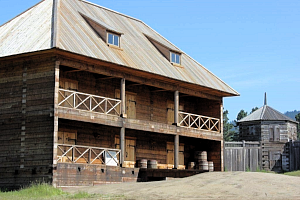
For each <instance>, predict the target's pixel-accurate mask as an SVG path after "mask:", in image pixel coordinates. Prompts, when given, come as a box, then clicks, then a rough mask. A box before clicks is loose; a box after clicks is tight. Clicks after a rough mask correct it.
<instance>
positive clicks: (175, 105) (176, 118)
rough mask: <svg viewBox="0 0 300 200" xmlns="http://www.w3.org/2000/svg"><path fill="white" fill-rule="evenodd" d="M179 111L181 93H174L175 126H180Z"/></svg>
mask: <svg viewBox="0 0 300 200" xmlns="http://www.w3.org/2000/svg"><path fill="white" fill-rule="evenodd" d="M178 110H179V92H178V90H176V91H175V92H174V124H175V125H176V126H177V125H178Z"/></svg>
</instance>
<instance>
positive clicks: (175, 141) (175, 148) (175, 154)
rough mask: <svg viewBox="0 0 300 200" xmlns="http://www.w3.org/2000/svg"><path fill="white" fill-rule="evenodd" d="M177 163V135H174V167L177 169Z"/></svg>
mask: <svg viewBox="0 0 300 200" xmlns="http://www.w3.org/2000/svg"><path fill="white" fill-rule="evenodd" d="M178 165H179V135H175V139H174V169H178Z"/></svg>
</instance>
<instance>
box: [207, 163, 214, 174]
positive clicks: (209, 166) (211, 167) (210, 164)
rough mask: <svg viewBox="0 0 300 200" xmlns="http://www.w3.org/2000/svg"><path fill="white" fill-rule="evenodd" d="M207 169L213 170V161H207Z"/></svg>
mask: <svg viewBox="0 0 300 200" xmlns="http://www.w3.org/2000/svg"><path fill="white" fill-rule="evenodd" d="M208 171H210V172H213V171H214V162H213V161H208Z"/></svg>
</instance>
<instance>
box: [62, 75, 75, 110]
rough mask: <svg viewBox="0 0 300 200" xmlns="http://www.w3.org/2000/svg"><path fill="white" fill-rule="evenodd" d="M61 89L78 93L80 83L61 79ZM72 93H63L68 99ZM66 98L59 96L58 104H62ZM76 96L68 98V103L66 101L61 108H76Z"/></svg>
mask: <svg viewBox="0 0 300 200" xmlns="http://www.w3.org/2000/svg"><path fill="white" fill-rule="evenodd" d="M59 87H60V88H62V89H65V90H72V91H78V82H77V81H73V80H68V79H60V80H59ZM71 93H72V92H62V94H63V95H64V97H67V96H69V95H70V94H71ZM63 99H64V98H63V97H62V96H61V95H59V97H58V102H61V101H62V100H63ZM75 105H76V98H75ZM75 105H74V96H72V97H70V98H68V100H67V101H65V102H64V103H63V104H62V105H61V106H63V107H74V106H75Z"/></svg>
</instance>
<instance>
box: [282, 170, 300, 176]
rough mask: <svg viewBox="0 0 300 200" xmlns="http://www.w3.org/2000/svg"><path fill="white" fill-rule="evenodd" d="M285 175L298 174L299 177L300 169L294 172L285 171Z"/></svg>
mask: <svg viewBox="0 0 300 200" xmlns="http://www.w3.org/2000/svg"><path fill="white" fill-rule="evenodd" d="M284 175H288V176H298V177H300V170H298V171H293V172H285V173H284Z"/></svg>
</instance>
